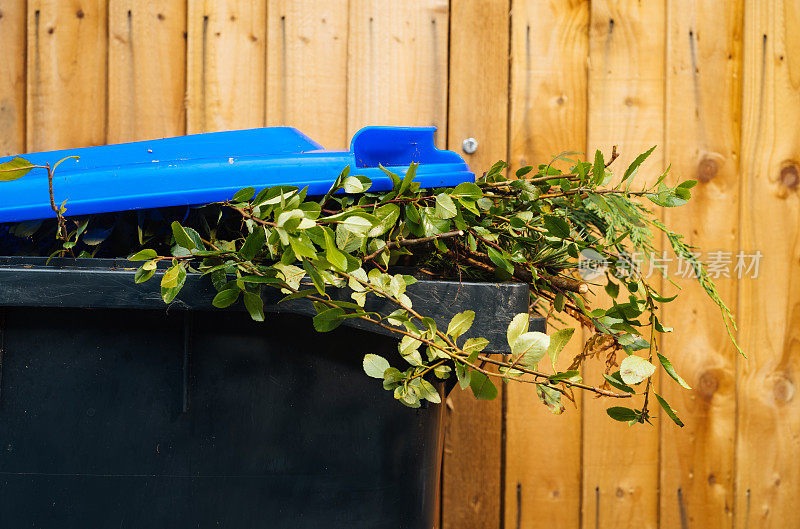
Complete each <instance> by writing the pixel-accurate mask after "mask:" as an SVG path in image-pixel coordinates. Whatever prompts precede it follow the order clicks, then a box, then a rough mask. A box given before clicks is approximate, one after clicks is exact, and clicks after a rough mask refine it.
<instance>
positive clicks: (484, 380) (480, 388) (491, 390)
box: [469, 371, 497, 400]
mask: <svg viewBox="0 0 800 529" xmlns="http://www.w3.org/2000/svg"><path fill="white" fill-rule="evenodd" d="M469 387H470V389H472V394H473V395H475V398H476V399H482V400H493V399H494V398H496V397H497V388H496V387H495V385H494V384H493V383H492V381H491V380H490V379H489V377H488V375H486V374H484V373H481V372H480V371H473V372H472V373H470V381H469Z"/></svg>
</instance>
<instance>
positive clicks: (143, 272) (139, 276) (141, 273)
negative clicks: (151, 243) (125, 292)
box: [133, 261, 156, 283]
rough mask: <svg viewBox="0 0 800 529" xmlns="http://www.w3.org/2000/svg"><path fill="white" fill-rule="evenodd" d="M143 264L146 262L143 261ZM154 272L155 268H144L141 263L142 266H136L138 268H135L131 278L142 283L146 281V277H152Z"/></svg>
mask: <svg viewBox="0 0 800 529" xmlns="http://www.w3.org/2000/svg"><path fill="white" fill-rule="evenodd" d="M147 262H148V263H150V262H152V261H147ZM145 264H147V263H145ZM155 273H156V271H155V270H153V269H151V270H148V269H146V268H145V267H144V265H142V266H140V267H139V268H138V270H136V273H135V274H134V276H133V280H134V281H135V282H136V283H144V282H145V281H147V280H148V279H150V278H151V277H153V274H155Z"/></svg>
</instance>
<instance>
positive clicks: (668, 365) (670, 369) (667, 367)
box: [658, 353, 692, 389]
mask: <svg viewBox="0 0 800 529" xmlns="http://www.w3.org/2000/svg"><path fill="white" fill-rule="evenodd" d="M658 360H659V361H660V362H661V366H662V367H663V368H664V371H666V372H667V374H668V375H669V376H671V377H672V378H673V380H675V382H677V383H678V384H680V385H681V386H683V387H684V388H686V389H692V387H691V386H690V385H689V384H687V383H686V381H685V380H684V379H683V378H681V376H680V375H679V374H678V372H677V371H675V367H674V366H673V365H672V362H670V361H669V359H668V358H667V357H666V356H664V355H662V354H661V353H658Z"/></svg>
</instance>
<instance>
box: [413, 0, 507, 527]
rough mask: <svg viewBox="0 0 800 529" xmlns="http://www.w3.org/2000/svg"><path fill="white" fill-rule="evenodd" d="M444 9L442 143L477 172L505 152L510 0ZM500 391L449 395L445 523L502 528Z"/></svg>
mask: <svg viewBox="0 0 800 529" xmlns="http://www.w3.org/2000/svg"><path fill="white" fill-rule="evenodd" d="M450 10H451V11H450V78H449V95H450V104H449V114H448V136H447V137H448V142H447V146H448V148H449V149H452V150H455V151H457V152H459V153H461V154H463V155H464V157H465V158H466V160H467V162H468V163H469V164H470V167H471V168H472V170H473V171H475V172H476V173H477V174H481V173H482V172H484V171H486V170H487V169H489V167H490V166H491V164H493V163H494V162H496V161H498V160H503V159H505V158H506V155H507V152H508V141H507V123H508V122H507V116H508V24H509V20H508V16H509V5H508V0H491V1H487V0H454V1H453V2H451V5H450ZM425 29H427V28H425ZM423 75H424V74H423ZM469 137H474V138H476V139H477V140H478V142H479V145H478V150H477V151H476V152H475V153H474V154H471V155H468V154H465V153H463V152H462V149H461V145H462V141H463V139H464V138H469ZM483 316H484V317H486V316H487V315H486V314H484V315H483ZM479 317H481V316H480V315H479ZM499 389H500V391H501V394H500V396H498V398H497V399H495V400H494V401H491V402H487V401H477V400H475V399H474V397H473V396H472V393H471V392H470V391H469V390H467V391H461V390H460V389H459V388H458V387H456V388H455V389H454V390H453V392H452V393H451V394H450V397H449V398H448V399H447V411H446V413H447V415H446V422H445V425H446V426H445V428H446V430H445V432H446V433H445V454H444V467H443V469H444V472H443V483H442V527H443V528H447V529H450V528H452V529H455V528H463V527H480V528H482V529H483V528H487V529H489V528H499V527H501V526H502V519H501V518H502V508H501V504H502V480H503V474H502V471H503V469H502V467H501V465H502V463H503V457H502V453H503V438H502V428H503V401H504V397H503V393H504V392H505V390H506V388H499ZM479 476H480V477H479Z"/></svg>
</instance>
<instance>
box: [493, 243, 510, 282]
mask: <svg viewBox="0 0 800 529" xmlns="http://www.w3.org/2000/svg"><path fill="white" fill-rule="evenodd" d="M488 253H489V259H491V261H492V262H493V263H494V264H495V265H497V268H499V269H500V270H502V271H504V272H505V273H506V274H508V275H509V276H512V275H514V265H513V263H511V261H509V260H508V259H507V258H506V256H505V255H503V253H501V252H499V251H497V250H496V249H495V248H492V247H491V246H490V247H489V252H488Z"/></svg>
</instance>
